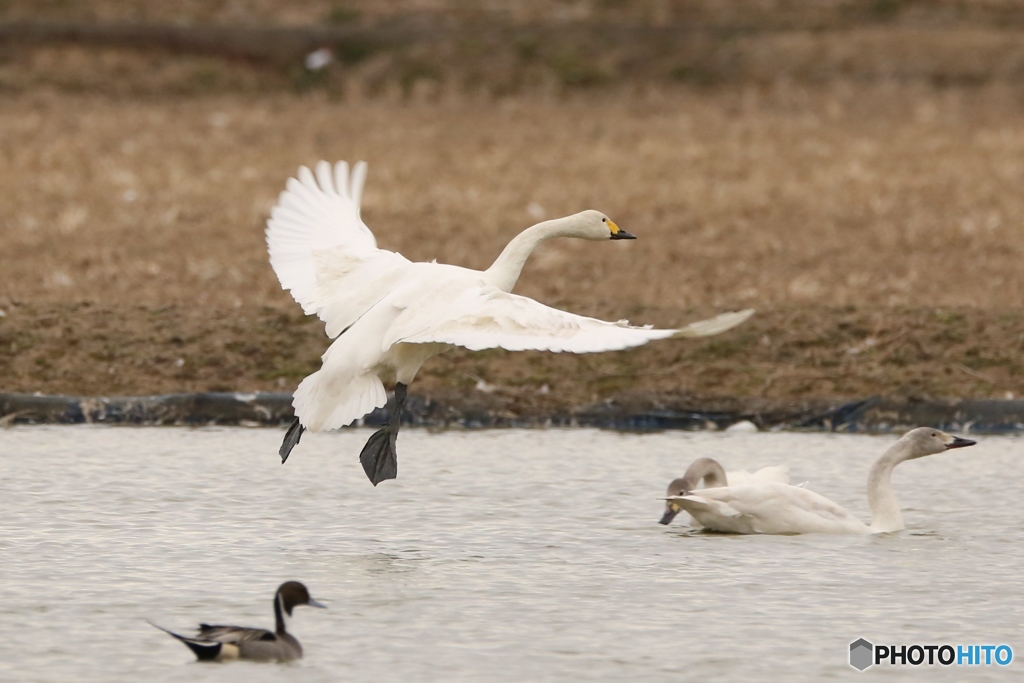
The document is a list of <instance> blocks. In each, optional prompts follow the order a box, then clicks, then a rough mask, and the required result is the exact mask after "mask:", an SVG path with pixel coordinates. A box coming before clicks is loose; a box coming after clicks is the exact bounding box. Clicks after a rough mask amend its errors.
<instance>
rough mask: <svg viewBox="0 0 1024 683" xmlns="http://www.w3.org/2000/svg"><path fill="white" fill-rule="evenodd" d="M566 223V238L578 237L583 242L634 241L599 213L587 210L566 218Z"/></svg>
mask: <svg viewBox="0 0 1024 683" xmlns="http://www.w3.org/2000/svg"><path fill="white" fill-rule="evenodd" d="M562 220H565V221H566V228H567V229H566V231H565V233H564V234H565V236H566V237H579V238H581V239H585V240H635V239H636V235H632V234H630V233H628V232H626V231H625V230H623V229H622V228H620V227H619V226H617V225H615V221H613V220H612V219H611V218H608V216H605V215H604V214H603V213H601V212H600V211H594V210H593V209H587V210H586V211H580V212H579V213H577V214H573V215H572V216H568V217H567V218H565V219H562Z"/></svg>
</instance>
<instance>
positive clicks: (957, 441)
mask: <svg viewBox="0 0 1024 683" xmlns="http://www.w3.org/2000/svg"><path fill="white" fill-rule="evenodd" d="M976 443H978V442H977V441H971V440H970V439H961V438H960V437H959V436H955V437H953V443H951V444H946V448H964V447H966V446H973V445H974V444H976Z"/></svg>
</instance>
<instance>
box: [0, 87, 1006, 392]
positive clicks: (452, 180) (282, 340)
mask: <svg viewBox="0 0 1024 683" xmlns="http://www.w3.org/2000/svg"><path fill="white" fill-rule="evenodd" d="M1022 111H1024V104H1022V98H1021V94H1020V92H1018V91H1017V90H1015V89H1013V88H1011V87H1008V86H989V87H985V88H976V87H969V88H968V87H946V88H938V89H936V88H933V87H930V86H925V85H917V86H908V85H906V84H904V85H900V86H896V85H892V84H888V85H887V84H869V85H863V84H860V85H858V84H851V83H848V82H836V83H832V84H829V85H827V86H820V87H806V86H794V85H785V84H782V85H775V86H771V87H760V86H754V85H751V86H748V87H743V88H730V89H713V90H705V89H690V88H671V89H637V88H612V89H605V90H603V91H601V92H589V93H577V94H575V95H570V96H565V95H558V96H542V95H537V96H531V97H512V98H504V99H501V100H492V99H486V98H473V97H469V96H460V95H456V94H451V95H449V96H447V97H446V98H443V99H441V100H439V101H432V102H416V101H409V100H406V99H401V98H399V99H396V100H390V99H387V98H378V99H373V100H366V101H351V100H337V99H332V98H331V97H329V96H326V95H324V94H311V95H305V96H295V95H292V94H278V95H274V96H269V97H266V96H265V97H255V96H245V95H237V94H235V95H223V96H191V97H185V98H181V97H174V96H166V97H156V98H133V99H128V100H119V99H116V98H110V97H107V96H98V95H90V94H69V93H66V92H53V91H45V90H44V91H33V92H31V93H25V94H21V95H17V96H13V97H10V98H6V99H5V100H4V101H3V103H2V104H0V151H2V154H3V157H4V159H5V160H6V163H7V165H8V169H9V171H8V172H7V173H5V174H4V176H3V179H2V180H0V182H2V185H3V186H2V192H0V221H2V223H3V225H2V229H0V254H3V257H2V259H3V267H2V269H0V309H2V310H3V311H4V312H5V314H6V315H5V316H4V317H0V376H2V377H3V378H4V379H3V386H2V388H3V389H4V390H7V391H36V390H39V391H44V392H47V393H59V392H67V393H89V394H92V393H96V394H104V393H106V394H133V393H143V394H144V393H154V392H166V391H183V390H211V389H240V390H252V389H265V390H288V389H290V388H291V387H293V386H294V384H295V383H296V382H297V380H298V379H299V378H300V377H301V376H302V375H303V374H305V373H306V372H308V371H310V370H311V369H313V368H315V367H316V364H317V357H318V355H319V353H321V352H322V350H323V349H324V348H325V344H326V340H325V339H324V337H323V336H322V332H321V330H320V327H319V326H318V325H317V324H316V322H315V321H313V320H309V319H303V318H302V317H301V315H300V311H299V309H298V307H297V305H296V304H294V303H293V302H292V301H291V300H290V298H289V297H288V296H287V294H286V293H284V292H282V291H281V290H280V289H279V287H278V284H277V282H276V279H275V277H274V275H273V273H272V271H271V270H270V268H269V266H268V264H267V261H266V255H265V249H264V245H263V241H262V229H263V221H264V220H265V217H266V215H267V212H268V210H269V208H270V206H271V205H272V204H273V202H274V201H275V198H276V195H277V193H278V192H279V191H280V189H281V188H282V186H283V182H284V179H285V178H286V177H288V175H290V174H291V173H293V172H294V170H295V168H296V166H298V165H299V164H303V163H305V164H309V163H312V162H314V161H316V160H317V159H319V158H322V157H323V158H328V159H337V158H349V159H356V158H365V159H368V160H369V161H370V162H371V173H370V179H369V183H368V186H367V192H366V196H365V210H364V217H365V219H366V221H367V222H368V224H369V225H370V226H371V227H372V228H373V229H374V230H375V231H376V233H377V235H378V239H379V242H380V243H381V245H382V246H384V247H386V248H392V249H397V250H399V251H402V252H403V253H404V254H406V255H407V256H409V257H411V258H415V259H430V258H434V257H436V258H438V259H439V260H442V261H446V262H452V263H460V264H465V265H469V266H478V267H480V266H485V265H487V264H488V263H489V261H490V260H491V259H492V258H493V257H494V256H495V255H496V254H497V253H498V252H499V251H500V249H501V247H502V246H503V245H504V243H505V242H506V241H507V240H508V239H509V238H510V237H511V236H512V235H514V234H515V233H516V232H518V231H519V230H521V229H522V228H524V227H526V226H527V225H529V224H530V223H532V222H534V221H535V220H536V217H538V216H541V215H544V216H556V215H561V214H566V213H570V212H574V211H577V210H580V209H582V208H585V207H595V208H600V209H602V210H604V211H606V212H608V213H609V214H611V215H612V216H613V217H614V218H615V219H616V220H617V221H619V222H620V223H621V224H622V225H623V226H625V227H626V228H627V229H629V230H630V231H632V232H635V233H636V234H638V235H639V236H640V239H639V240H637V241H636V242H635V243H630V244H609V245H600V244H591V243H583V242H574V241H568V240H567V241H562V242H558V243H553V244H547V245H545V246H544V247H543V248H542V249H541V250H540V251H539V252H538V253H537V254H536V255H535V257H534V258H533V260H532V261H531V262H530V263H529V264H528V266H527V269H526V270H525V272H524V275H523V278H522V280H521V283H520V286H519V287H518V289H517V291H519V292H521V293H523V294H526V295H529V296H534V297H537V298H539V299H541V300H543V301H545V302H547V303H550V304H554V305H558V306H563V307H566V308H569V309H571V310H574V311H578V312H581V313H585V314H593V315H599V316H603V317H610V318H620V317H628V318H630V319H632V320H634V321H635V322H653V323H657V324H662V325H672V324H679V323H682V322H685V321H686V320H689V319H692V318H693V317H695V316H697V315H701V314H706V313H710V312H714V311H718V310H722V309H732V308H738V307H746V306H752V307H755V308H758V309H759V310H761V311H762V313H761V314H760V315H759V316H758V317H757V318H755V321H753V322H752V323H750V324H748V326H746V327H745V328H743V329H740V330H737V331H735V332H733V333H730V334H729V335H727V336H723V337H721V338H720V339H714V340H708V341H705V342H696V343H686V342H680V343H665V344H661V345H655V346H652V347H651V348H649V349H644V350H640V351H638V352H635V353H629V354H609V355H604V356H594V357H582V358H573V357H559V356H544V355H541V354H522V355H516V354H502V353H498V352H493V353H489V354H482V355H472V354H465V353H456V354H451V355H449V356H447V357H442V358H439V359H435V360H434V361H432V362H431V364H430V365H428V367H427V368H425V370H424V373H423V376H422V377H421V380H420V381H418V384H417V387H418V389H419V390H420V391H425V392H434V393H436V394H437V395H449V396H460V395H465V392H466V389H467V388H470V387H472V386H475V384H476V382H477V381H478V380H477V378H480V379H484V380H486V381H487V382H488V383H492V384H497V385H498V386H500V387H502V389H501V391H500V392H499V395H503V396H505V397H507V400H508V409H509V410H513V411H514V410H523V411H525V410H541V409H543V407H544V406H545V405H550V404H551V402H552V401H555V402H561V403H562V404H579V403H581V402H590V401H592V400H593V399H595V398H596V399H607V398H613V397H615V396H617V395H623V394H624V393H633V394H635V393H636V392H649V393H650V395H652V396H655V397H656V399H657V400H681V399H680V398H679V397H681V396H684V395H686V396H692V395H701V396H719V397H721V396H736V397H754V398H765V399H772V400H795V399H801V398H808V397H815V396H817V397H836V396H850V397H857V396H864V395H868V394H885V395H925V396H929V395H930V396H951V395H958V396H993V397H1003V396H1006V395H1007V392H1010V393H1014V394H1017V395H1020V394H1024V374H1022V367H1021V363H1020V357H1021V352H1022V351H1024V328H1022V317H1024V312H1022V308H1021V305H1020V302H1021V301H1022V295H1024V269H1022V268H1021V267H1020V263H1021V256H1022V254H1021V251H1022V249H1024V247H1022V245H1024V224H1022V221H1021V215H1022V210H1021V209H1022V206H1021V203H1022V201H1024V195H1022V193H1021V192H1020V190H1019V188H1020V187H1021V186H1022V180H1024V177H1022V176H1024V163H1022V162H1021V158H1022V155H1021V152H1022V149H1024V123H1022V121H1024V117H1021V113H1022ZM179 361H180V363H179ZM545 385H547V386H548V389H547V390H546V391H547V393H543V391H542V389H543V387H544V386H545ZM501 392H505V393H504V394H502V393H501ZM657 397H661V398H657ZM672 397H675V398H672ZM530 406H533V407H532V408H531V407H530ZM538 406H539V407H538Z"/></svg>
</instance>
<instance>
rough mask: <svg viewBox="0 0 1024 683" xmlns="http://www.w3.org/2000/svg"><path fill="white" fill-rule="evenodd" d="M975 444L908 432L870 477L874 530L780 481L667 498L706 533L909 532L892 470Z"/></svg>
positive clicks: (926, 430)
mask: <svg viewBox="0 0 1024 683" xmlns="http://www.w3.org/2000/svg"><path fill="white" fill-rule="evenodd" d="M974 443H975V442H974V441H971V440H969V439H962V438H960V437H958V436H951V435H949V434H946V433H945V432H942V431H939V430H938V429H930V428H928V427H918V428H917V429H912V430H910V431H909V432H907V433H906V434H904V435H903V436H902V437H900V439H899V440H898V441H896V443H894V444H893V445H892V446H891V447H890V448H889V449H888V450H887V451H886V452H885V453H883V454H882V456H881V457H880V458H879V459H878V460H877V461H875V464H874V465H872V466H871V471H870V472H869V473H868V505H869V506H870V507H871V525H870V526H868V525H867V524H864V523H863V522H862V521H860V520H859V519H857V518H856V517H854V516H853V515H851V514H850V513H849V512H847V511H846V509H845V508H843V507H842V506H840V505H837V504H835V503H833V502H832V501H831V500H829V499H828V498H826V497H825V496H822V495H820V494H818V493H815V492H814V491H808V490H807V489H805V488H802V487H800V486H792V485H790V484H781V483H778V482H754V483H749V484H745V485H741V486H724V487H717V488H708V489H702V490H697V491H691V492H690V493H688V494H685V495H681V496H671V497H669V498H668V499H666V500H667V502H668V504H669V505H671V506H678V507H679V508H680V509H682V510H686V511H687V512H689V513H690V514H691V515H692V516H693V517H694V519H696V520H697V521H698V522H700V523H701V524H702V525H703V526H704V527H705V528H706V529H711V530H713V531H723V532H726V533H735V534H811V533H827V534H874V533H887V532H891V531H899V530H901V529H903V515H902V514H900V506H899V503H897V502H896V495H895V494H894V493H893V490H892V471H893V468H895V467H896V465H899V464H900V463H901V462H903V461H904V460H913V459H914V458H921V457H924V456H926V455H934V454H935V453H943V452H945V451H948V450H950V449H952V448H963V447H965V446H973V445H974Z"/></svg>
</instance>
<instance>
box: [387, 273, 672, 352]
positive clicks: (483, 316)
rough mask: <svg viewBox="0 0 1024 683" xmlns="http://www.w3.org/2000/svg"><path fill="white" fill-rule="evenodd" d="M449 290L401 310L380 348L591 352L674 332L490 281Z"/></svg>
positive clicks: (618, 347)
mask: <svg viewBox="0 0 1024 683" xmlns="http://www.w3.org/2000/svg"><path fill="white" fill-rule="evenodd" d="M452 289H453V290H458V289H460V288H458V287H453V288H452ZM451 294H452V295H453V296H451V297H450V298H446V297H444V296H443V295H440V296H439V295H437V294H433V295H431V296H430V297H429V299H428V300H426V301H424V300H423V299H421V300H420V305H416V306H411V307H409V308H407V309H406V310H404V311H403V312H402V313H401V314H400V315H399V316H398V317H397V318H396V319H395V322H394V323H393V324H392V326H391V328H390V329H389V331H388V334H387V335H386V337H385V338H384V342H383V343H384V347H385V348H388V347H390V346H391V345H392V344H397V343H406V344H429V343H438V344H454V345H456V346H462V347H465V348H467V349H470V350H472V351H479V350H480V349H492V348H502V349H506V350H508V351H527V350H529V351H553V352H556V353H558V352H562V351H565V352H570V353H591V352H595V351H612V350H616V349H627V348H630V347H633V346H640V345H641V344H646V343H647V342H649V341H651V340H653V339H665V338H667V337H671V336H673V335H674V334H675V332H676V331H675V330H655V329H651V328H650V327H631V326H630V325H629V324H628V323H626V322H625V321H620V322H616V323H612V322H605V321H603V320H597V319H596V318H588V317H585V316H582V315H575V314H573V313H567V312H565V311H560V310H558V309H557V308H551V307H550V306H545V305H544V304H542V303H538V302H537V301H534V300H533V299H528V298H526V297H523V296H519V295H517V294H510V293H508V292H504V291H502V290H500V289H498V288H497V287H493V286H491V285H481V286H478V287H474V288H473V289H472V290H469V291H467V290H465V289H462V291H452V292H451Z"/></svg>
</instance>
